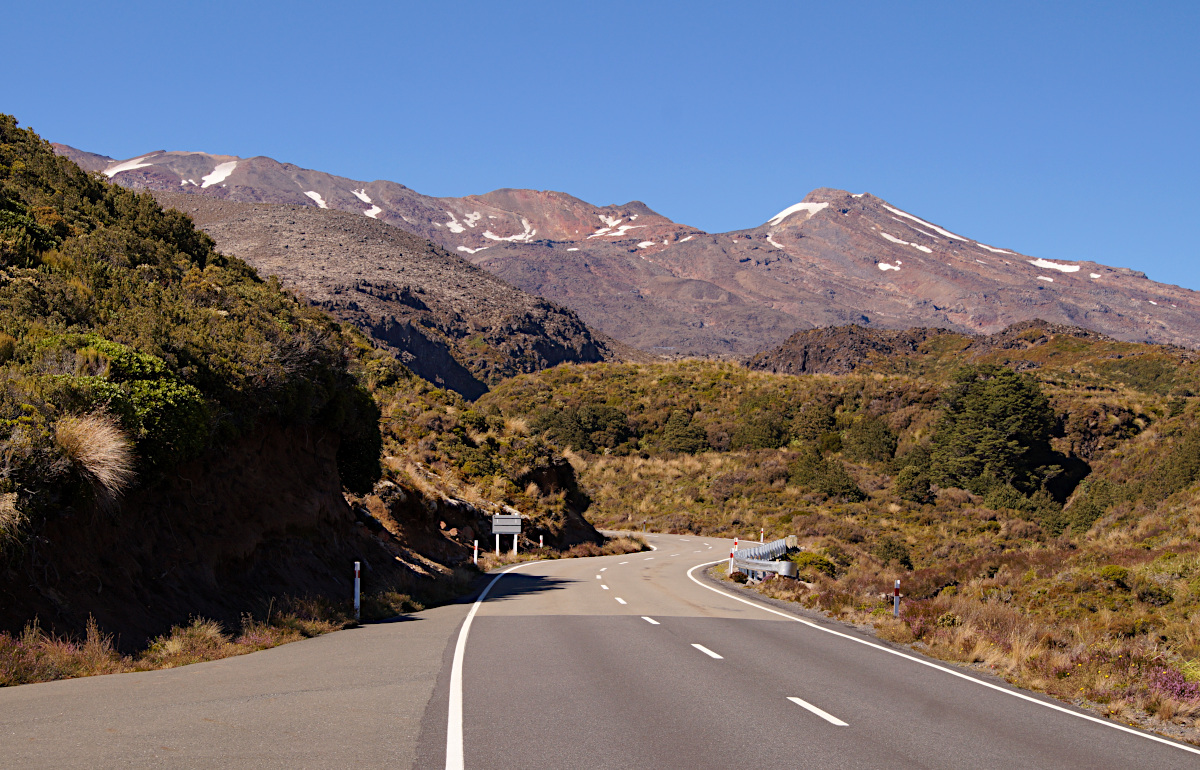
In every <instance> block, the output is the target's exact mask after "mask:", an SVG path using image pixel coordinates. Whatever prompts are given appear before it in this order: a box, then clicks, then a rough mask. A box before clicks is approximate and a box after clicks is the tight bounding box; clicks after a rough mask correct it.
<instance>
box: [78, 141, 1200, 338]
mask: <svg viewBox="0 0 1200 770" xmlns="http://www.w3.org/2000/svg"><path fill="white" fill-rule="evenodd" d="M57 149H58V151H59V152H61V153H63V154H67V155H70V156H71V157H72V158H76V159H78V160H79V161H80V162H85V163H87V164H89V166H88V167H90V168H94V169H95V170H97V171H100V172H102V173H104V174H105V175H107V176H108V177H109V178H111V179H112V180H113V181H115V182H117V183H119V184H121V185H124V186H127V187H131V188H145V189H152V190H162V191H165V190H172V191H176V192H183V193H188V194H193V195H203V196H207V197H214V198H224V199H228V200H237V201H258V202H273V203H288V204H292V205H301V206H306V207H309V208H334V209H342V210H345V211H350V212H353V213H356V214H360V215H364V216H365V217H366V218H373V219H378V220H380V221H383V222H387V223H389V224H393V225H396V226H397V227H399V228H401V229H404V230H407V231H409V232H412V233H414V234H417V235H420V236H422V237H424V238H428V239H429V240H432V241H434V242H435V243H437V244H439V245H441V246H442V247H444V248H446V249H447V250H450V251H453V252H456V253H459V254H461V255H463V256H465V257H466V258H467V259H469V260H471V261H472V262H474V263H475V264H478V265H480V266H481V267H484V268H486V269H487V270H488V271H490V272H492V273H494V274H495V275H497V276H499V277H501V278H503V279H505V280H506V281H508V282H510V283H512V284H514V285H516V286H518V287H520V288H522V289H524V290H526V291H528V292H530V293H533V294H537V295H539V296H543V297H546V298H547V299H550V300H552V301H554V302H558V303H560V304H562V305H565V306H567V307H569V308H571V309H573V310H574V311H576V312H577V313H578V314H579V316H580V318H582V319H583V320H584V321H585V322H587V323H588V324H590V325H591V326H593V327H595V328H597V329H599V330H601V331H603V332H605V333H607V334H610V335H612V336H613V337H615V338H617V339H619V340H621V341H622V342H626V343H629V344H632V345H635V346H637V347H640V348H642V349H645V350H651V351H655V352H673V353H680V354H749V353H753V352H755V351H759V350H763V349H765V348H768V347H771V346H774V345H777V344H779V343H780V342H781V341H782V340H783V339H784V338H786V337H787V336H789V335H790V334H792V333H793V332H795V331H797V330H800V329H806V328H814V327H822V326H830V325H842V324H847V323H855V324H861V325H865V326H871V327H879V328H890V329H902V328H909V327H915V326H921V327H946V328H949V329H953V330H955V331H959V332H967V333H984V334H990V333H994V332H998V331H999V330H1001V329H1003V328H1004V327H1006V326H1008V325H1010V324H1012V323H1015V322H1019V321H1026V320H1031V319H1034V318H1041V319H1045V320H1046V321H1049V322H1054V323H1061V324H1068V325H1080V326H1086V327H1088V328H1091V329H1095V330H1097V331H1100V332H1103V333H1105V334H1108V335H1110V336H1112V337H1114V338H1116V339H1122V340H1128V341H1139V342H1154V343H1162V344H1176V345H1184V346H1188V347H1197V346H1200V313H1198V312H1197V311H1198V310H1200V296H1198V295H1197V293H1196V292H1194V291H1191V290H1188V289H1183V288H1180V287H1176V286H1171V285H1168V284H1161V283H1157V282H1154V281H1150V280H1148V279H1147V278H1146V277H1145V275H1144V274H1143V273H1140V272H1138V271H1136V270H1130V269H1127V268H1114V267H1107V266H1104V265H1100V264H1098V263H1095V262H1087V261H1085V262H1063V261H1056V260H1050V259H1043V258H1035V257H1032V256H1028V255H1023V254H1019V253H1017V252H1014V251H1012V250H1010V249H1004V248H999V247H996V246H992V245H988V244H983V243H979V242H978V241H975V240H973V239H971V238H968V237H966V236H962V235H959V234H957V233H955V232H953V231H951V230H949V229H946V228H944V227H942V226H939V225H936V224H933V223H931V222H929V221H926V220H924V219H921V218H919V217H917V216H914V215H913V214H910V213H908V212H905V211H903V210H901V209H899V208H898V207H895V206H892V205H890V204H889V203H888V202H886V201H884V200H882V199H880V198H877V197H875V196H873V195H871V194H869V193H858V194H851V193H848V192H845V191H842V190H833V189H828V188H821V189H818V190H814V191H813V192H811V193H809V194H808V195H807V196H806V197H805V198H804V200H803V201H801V202H800V203H798V204H796V205H794V206H790V207H788V208H787V209H784V210H783V211H781V212H779V213H778V214H776V215H775V216H773V217H771V218H770V219H768V220H767V221H766V222H764V223H763V224H761V225H759V226H757V227H753V228H749V229H746V230H739V231H733V232H728V233H718V234H710V233H705V232H703V231H701V230H698V229H697V228H694V227H690V226H687V225H682V224H678V223H675V222H672V221H671V220H669V219H667V218H666V217H663V216H661V215H659V214H657V213H655V212H654V211H652V210H651V209H650V208H648V207H647V206H646V205H645V204H642V203H640V202H636V201H635V202H631V203H628V204H624V205H619V206H594V205H592V204H589V203H586V202H584V201H581V200H579V199H577V198H573V197H571V196H569V195H566V194H564V193H558V192H546V191H534V190H497V191H494V192H491V193H488V194H486V195H477V196H467V197H464V198H432V197H428V196H424V195H421V194H419V193H417V192H415V191H413V190H411V189H409V188H407V187H405V186H403V185H400V184H397V183H394V182H384V181H376V182H360V181H356V180H351V179H346V178H343V177H337V176H333V175H330V174H324V173H321V172H317V171H311V170H307V169H302V168H299V167H297V166H293V165H289V164H283V163H279V162H277V161H274V160H271V159H270V158H263V157H257V158H249V159H242V158H237V157H234V156H222V155H207V154H204V153H182V152H164V151H159V152H154V153H150V154H147V155H143V156H139V157H136V158H132V159H129V160H112V159H107V158H106V157H105V156H101V155H93V154H89V153H82V152H80V151H78V150H74V149H72V148H68V147H65V146H61V145H60V146H58V148H57Z"/></svg>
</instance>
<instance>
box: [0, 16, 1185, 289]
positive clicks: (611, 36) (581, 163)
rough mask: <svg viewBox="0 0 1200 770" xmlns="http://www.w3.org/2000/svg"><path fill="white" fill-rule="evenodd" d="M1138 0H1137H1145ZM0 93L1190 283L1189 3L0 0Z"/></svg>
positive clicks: (182, 142) (28, 110) (127, 142)
mask: <svg viewBox="0 0 1200 770" xmlns="http://www.w3.org/2000/svg"><path fill="white" fill-rule="evenodd" d="M1147 8H1148V9H1147ZM4 15H5V26H6V27H7V28H8V29H9V31H10V32H12V31H13V30H25V31H27V32H28V33H29V34H16V35H14V34H10V35H6V40H5V47H6V51H5V65H6V69H7V71H6V74H5V78H4V83H3V85H2V86H0V111H4V112H9V113H11V114H14V115H16V116H17V119H18V120H20V121H21V123H22V124H23V125H27V126H31V127H33V128H34V129H35V130H37V131H38V132H39V133H41V134H42V135H43V136H44V137H45V138H47V139H49V140H51V141H60V142H65V143H67V144H71V145H74V146H76V147H79V148H81V149H87V150H91V151H94V152H100V153H104V154H107V155H112V156H114V157H118V158H126V157H131V156H134V155H137V154H140V153H144V152H148V151H150V150H156V149H175V150H203V151H207V152H214V153H225V154H231V155H240V156H252V155H269V156H271V157H273V158H276V159H278V160H281V161H287V162H291V163H295V164H297V165H301V166H306V167H309V168H316V169H320V170H322V171H329V172H332V173H336V174H341V175H343V176H347V177H351V178H354V179H364V180H372V179H391V180H394V181H398V182H401V183H403V184H406V185H408V186H409V187H412V188H413V189H415V190H418V191H419V192H422V193H425V194H429V195H466V194H471V193H482V192H486V191H488V190H492V189H495V188H498V187H532V188H539V189H555V190H563V191H566V192H569V193H571V194H573V195H576V196H578V197H580V198H583V199H585V200H588V201H590V202H593V203H597V204H607V203H624V202H626V201H629V200H634V199H637V200H642V201H645V202H646V203H647V204H649V205H650V206H651V207H652V208H654V209H656V210H657V211H659V212H660V213H662V214H664V215H666V216H669V217H671V218H672V219H675V220H677V221H680V222H685V223H687V224H690V225H694V226H696V227H701V228H704V229H706V230H709V231H714V232H716V231H723V230H731V229H737V228H742V227H752V226H755V225H757V224H761V223H762V222H764V221H765V220H766V219H768V218H769V217H770V216H772V215H773V214H775V213H776V212H777V211H779V210H780V209H783V208H785V207H786V206H788V205H790V204H792V203H795V202H796V201H799V200H800V199H801V198H803V196H804V195H805V194H807V193H808V192H809V191H810V190H811V189H813V188H815V187H822V186H826V187H837V188H842V189H848V190H851V191H853V192H861V191H869V192H871V193H874V194H876V195H878V196H880V197H883V198H886V199H887V200H889V201H891V202H892V203H893V204H895V205H898V206H900V207H902V208H904V209H905V210H907V211H910V212H912V213H914V214H916V215H918V216H920V217H922V218H924V219H927V220H930V221H932V222H936V223H938V224H940V225H943V226H945V227H947V228H948V229H950V230H953V231H955V232H959V233H962V234H963V235H966V236H968V237H972V238H976V239H979V240H981V241H983V242H985V243H989V244H992V245H995V246H1000V247H1005V248H1012V249H1016V250H1019V251H1021V252H1024V253H1028V254H1031V255H1033V256H1038V257H1047V258H1052V259H1063V260H1074V259H1092V260H1095V261H1097V262H1100V263H1103V264H1108V265H1113V266H1124V267H1133V268H1135V269H1140V270H1144V271H1145V272H1146V273H1147V274H1148V275H1149V276H1150V277H1151V278H1154V279H1156V280H1160V281H1166V282H1169V283H1177V284H1180V285H1183V286H1187V287H1189V288H1193V289H1200V269H1198V267H1197V256H1200V255H1198V251H1200V250H1198V248H1197V242H1198V241H1200V234H1197V232H1196V230H1197V227H1196V224H1197V219H1198V217H1197V212H1198V211H1200V185H1198V184H1197V180H1198V178H1200V150H1198V144H1197V138H1196V137H1197V133H1200V132H1198V131H1197V124H1198V120H1197V119H1198V118H1200V98H1198V95H1200V45H1198V44H1197V30H1200V3H1195V2H1188V3H1184V2H1179V3H1172V2H1159V3H1154V4H1149V5H1148V6H1140V5H1138V4H1132V3H1128V2H1124V3H1110V2H1089V3H1082V2H1081V3H1069V2H1061V3H1043V2H1038V3H1024V2H1010V3H991V4H984V3H974V2H947V3H898V2H887V3H883V2H855V3H831V2H822V3H811V2H741V3H736V4H734V3H722V4H712V5H706V4H703V3H695V2H693V3H627V2H609V3H603V4H599V3H586V4H585V3H563V2H561V1H560V2H520V1H519V0H518V1H515V2H510V3H503V4H501V3H480V2H453V1H445V0H443V1H442V2H436V3H430V2H422V3H402V2H396V3H359V4H354V5H346V4H334V3H309V2H290V3H268V2H263V3H254V2H240V3H227V2H205V3H170V4H168V3H115V4H99V3H77V2H59V3H56V4H54V5H53V6H52V7H51V6H49V5H48V4H37V3H20V4H10V6H9V7H8V8H6V9H5V14H4Z"/></svg>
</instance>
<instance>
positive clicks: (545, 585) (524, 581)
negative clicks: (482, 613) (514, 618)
mask: <svg viewBox="0 0 1200 770" xmlns="http://www.w3.org/2000/svg"><path fill="white" fill-rule="evenodd" d="M578 582H579V581H578V580H567V579H564V578H553V577H541V576H539V575H525V574H522V573H520V572H511V573H509V574H507V575H505V576H504V577H502V578H501V579H500V580H499V581H497V583H496V585H495V586H494V587H493V588H492V590H491V591H489V592H488V596H487V600H488V601H489V602H491V601H503V600H505V599H509V598H513V599H515V598H519V597H521V596H525V595H527V594H537V593H542V592H543V591H559V590H562V589H563V588H566V587H567V585H569V584H571V583H578ZM476 598H478V595H476Z"/></svg>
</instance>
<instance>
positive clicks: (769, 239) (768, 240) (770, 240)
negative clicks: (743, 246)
mask: <svg viewBox="0 0 1200 770" xmlns="http://www.w3.org/2000/svg"><path fill="white" fill-rule="evenodd" d="M767 243H769V244H771V245H772V246H774V247H775V248H777V249H779V250H780V251H783V246H781V245H779V244H778V243H776V242H775V239H774V238H773V237H771V236H770V235H768V236H767Z"/></svg>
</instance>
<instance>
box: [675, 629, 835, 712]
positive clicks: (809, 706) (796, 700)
mask: <svg viewBox="0 0 1200 770" xmlns="http://www.w3.org/2000/svg"><path fill="white" fill-rule="evenodd" d="M692 646H693V647H694V646H695V645H692ZM788 700H790V701H791V702H792V703H795V704H796V705H797V706H800V707H801V708H806V709H808V710H809V711H811V712H812V713H814V714H816V715H817V716H819V717H821V719H824V720H825V721H826V722H828V723H829V724H831V725H837V726H838V727H849V726H850V725H848V724H847V723H845V722H843V721H842V720H840V719H838V718H837V717H835V716H834V715H833V714H830V713H829V712H828V711H822V710H821V709H819V708H817V707H816V706H814V705H813V704H811V703H808V702H806V701H802V700H800V699H799V698H788Z"/></svg>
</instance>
